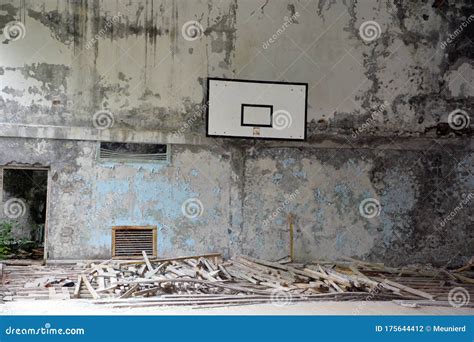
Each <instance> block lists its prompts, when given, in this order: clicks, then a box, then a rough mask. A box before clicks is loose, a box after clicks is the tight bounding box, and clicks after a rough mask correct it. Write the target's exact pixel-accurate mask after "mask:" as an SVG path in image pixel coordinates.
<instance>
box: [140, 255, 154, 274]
mask: <svg viewBox="0 0 474 342" xmlns="http://www.w3.org/2000/svg"><path fill="white" fill-rule="evenodd" d="M142 255H143V259H145V264H146V267H148V270H149V271H150V272H153V266H152V265H151V262H150V260H149V259H148V256H147V255H146V252H145V251H142Z"/></svg>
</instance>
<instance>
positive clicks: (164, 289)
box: [3, 252, 474, 307]
mask: <svg viewBox="0 0 474 342" xmlns="http://www.w3.org/2000/svg"><path fill="white" fill-rule="evenodd" d="M473 266H474V265H473V263H472V261H471V262H470V263H469V264H467V265H466V266H464V267H462V268H460V269H457V270H446V269H443V268H433V267H429V266H428V265H423V266H407V267H403V268H391V267H387V266H385V265H383V264H381V263H368V262H363V261H359V260H354V259H349V258H348V259H344V261H321V260H319V261H314V262H311V263H305V264H302V263H293V262H290V261H288V260H287V261H280V262H271V261H266V260H260V259H256V258H253V257H248V256H241V257H236V258H233V259H231V260H223V259H222V257H221V255H220V254H205V255H196V256H186V257H177V258H167V259H158V258H151V257H148V256H147V254H146V253H145V252H143V258H142V259H135V260H116V259H111V260H107V261H104V262H96V263H88V264H78V265H70V266H64V265H63V266H42V265H30V266H26V267H25V266H20V265H12V266H6V272H4V273H7V274H6V276H4V277H3V284H4V286H5V287H6V289H8V291H9V292H8V294H7V295H6V298H4V300H21V299H26V298H28V299H70V298H80V299H93V300H94V303H97V304H103V305H111V306H112V307H136V306H139V307H142V306H171V305H188V306H192V307H216V306H230V305H245V304H258V303H273V304H275V305H278V306H280V305H286V304H289V303H295V302H304V301H318V300H319V301H323V300H324V301H329V300H330V301H334V300H337V301H338V300H345V301H367V300H397V303H399V304H400V305H407V306H413V305H420V306H421V305H434V304H435V303H436V305H450V306H452V299H453V298H456V299H457V300H458V297H459V294H452V291H453V289H455V290H456V291H463V292H462V293H461V295H463V296H464V297H469V296H474V272H473V271H472V268H473ZM450 296H451V297H452V298H451V299H450ZM450 300H451V302H450ZM455 304H456V305H458V304H457V303H455ZM461 304H462V306H465V305H467V306H468V307H470V306H471V305H472V303H469V302H467V303H464V302H463V303H461Z"/></svg>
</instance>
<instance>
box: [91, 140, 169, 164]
mask: <svg viewBox="0 0 474 342" xmlns="http://www.w3.org/2000/svg"><path fill="white" fill-rule="evenodd" d="M99 160H100V161H108V160H112V161H121V162H167V161H169V148H168V145H164V144H133V143H110V142H101V143H100V149H99Z"/></svg>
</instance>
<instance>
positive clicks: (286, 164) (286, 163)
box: [282, 158, 296, 168]
mask: <svg viewBox="0 0 474 342" xmlns="http://www.w3.org/2000/svg"><path fill="white" fill-rule="evenodd" d="M282 163H283V166H284V167H285V168H287V167H289V166H291V165H294V164H295V163H296V160H295V159H294V158H287V159H285V160H283V162H282Z"/></svg>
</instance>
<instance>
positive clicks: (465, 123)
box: [448, 109, 471, 131]
mask: <svg viewBox="0 0 474 342" xmlns="http://www.w3.org/2000/svg"><path fill="white" fill-rule="evenodd" d="M470 122H471V118H470V117H469V114H468V113H467V112H466V111H465V110H462V109H455V110H453V111H452V112H451V113H449V115H448V125H449V127H451V129H454V130H456V131H458V130H462V129H465V128H467V127H469V124H470Z"/></svg>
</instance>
